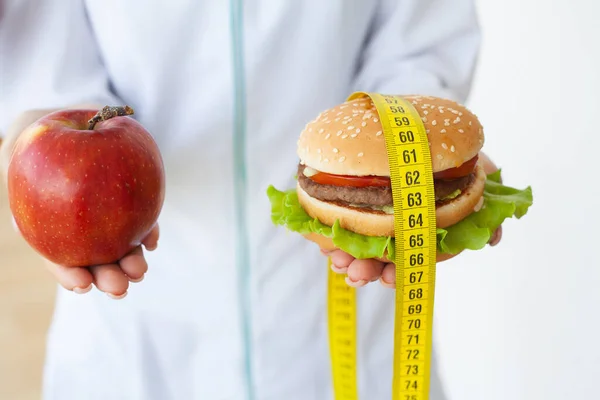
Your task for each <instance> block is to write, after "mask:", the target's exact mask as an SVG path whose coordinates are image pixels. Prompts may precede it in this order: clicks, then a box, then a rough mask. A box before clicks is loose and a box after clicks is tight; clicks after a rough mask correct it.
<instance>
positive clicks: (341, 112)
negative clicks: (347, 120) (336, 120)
mask: <svg viewBox="0 0 600 400" xmlns="http://www.w3.org/2000/svg"><path fill="white" fill-rule="evenodd" d="M343 113H344V112H343V111H340V112H339V113H337V114H335V115H342V114H343Z"/></svg>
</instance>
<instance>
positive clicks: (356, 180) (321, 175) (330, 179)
mask: <svg viewBox="0 0 600 400" xmlns="http://www.w3.org/2000/svg"><path fill="white" fill-rule="evenodd" d="M310 179H311V180H313V181H314V182H316V183H320V184H321V185H334V186H351V187H359V188H362V187H368V186H392V184H391V181H390V178H389V177H387V176H352V175H332V174H327V173H325V172H318V173H316V174H315V175H313V176H311V177H310Z"/></svg>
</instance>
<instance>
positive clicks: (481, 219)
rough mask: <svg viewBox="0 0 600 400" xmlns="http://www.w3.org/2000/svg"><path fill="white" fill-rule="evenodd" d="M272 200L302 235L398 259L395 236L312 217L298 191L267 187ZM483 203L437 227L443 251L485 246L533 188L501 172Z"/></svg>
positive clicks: (275, 212) (521, 210) (284, 221)
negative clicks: (512, 183) (506, 179)
mask: <svg viewBox="0 0 600 400" xmlns="http://www.w3.org/2000/svg"><path fill="white" fill-rule="evenodd" d="M267 196H268V197H269V201H270V202H271V220H272V222H273V223H274V224H275V225H281V226H285V227H286V228H287V229H288V230H290V231H292V232H297V233H299V234H303V235H305V234H309V233H316V234H319V235H323V236H325V237H328V238H331V239H332V240H333V243H334V245H335V246H336V247H338V248H340V249H341V250H344V251H345V252H347V253H349V254H351V255H352V256H354V257H355V258H375V257H383V256H384V255H386V254H387V257H388V258H389V259H392V260H393V259H394V256H395V247H394V246H395V243H394V238H392V237H385V236H365V235H361V234H358V233H354V232H350V231H348V230H346V229H344V228H342V227H341V226H340V225H339V222H338V221H336V222H335V224H334V225H333V226H327V225H325V224H322V223H321V222H320V221H318V220H317V219H315V218H311V217H310V216H309V215H308V214H307V213H306V211H304V209H303V208H302V206H301V205H300V203H299V202H298V196H297V194H296V190H295V189H292V190H287V191H279V190H277V189H275V188H274V187H273V186H269V188H268V189H267ZM483 199H484V201H483V206H482V207H481V209H480V210H479V211H477V212H474V213H472V214H471V215H469V216H468V217H466V218H465V219H463V220H462V221H460V222H458V223H457V224H455V225H452V226H450V227H447V228H445V229H440V228H438V229H437V250H438V252H439V253H447V254H457V253H459V252H461V251H463V250H479V249H482V248H483V247H485V245H486V244H487V243H488V241H489V240H490V238H491V236H492V234H493V232H494V231H495V230H496V228H498V227H499V226H500V225H501V224H502V223H503V222H504V220H505V219H507V218H512V217H515V218H517V219H519V218H521V217H522V216H524V215H525V214H526V213H527V211H528V209H529V207H530V206H531V205H532V203H533V194H532V191H531V187H527V188H526V189H524V190H519V189H515V188H512V187H509V186H505V185H503V184H502V183H500V171H497V172H495V173H493V174H490V175H488V177H487V180H486V183H485V190H484V192H483Z"/></svg>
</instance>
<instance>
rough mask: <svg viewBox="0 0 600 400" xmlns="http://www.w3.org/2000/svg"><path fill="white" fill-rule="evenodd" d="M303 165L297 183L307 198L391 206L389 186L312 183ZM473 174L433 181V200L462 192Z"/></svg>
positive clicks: (299, 169)
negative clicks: (360, 186) (305, 173)
mask: <svg viewBox="0 0 600 400" xmlns="http://www.w3.org/2000/svg"><path fill="white" fill-rule="evenodd" d="M303 172H304V165H301V164H299V165H298V183H299V184H300V187H301V188H302V189H303V190H304V191H305V192H306V193H308V195H309V196H311V197H314V198H315V199H319V200H323V201H338V202H344V203H349V204H357V205H371V206H391V205H392V203H393V201H392V188H391V186H368V187H364V188H358V187H351V186H335V185H323V184H320V183H317V182H315V181H313V180H312V179H310V178H308V177H307V176H306V175H304V173H303ZM474 178H475V175H474V174H471V175H469V176H465V177H463V178H458V179H451V180H443V179H436V180H434V184H433V186H434V190H435V200H436V201H438V200H440V199H443V198H444V197H446V196H448V195H450V194H452V193H454V192H455V191H456V190H459V189H460V190H463V189H465V188H466V187H467V186H469V185H470V184H471V183H472V181H473V179H474Z"/></svg>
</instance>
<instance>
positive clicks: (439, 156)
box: [436, 154, 444, 160]
mask: <svg viewBox="0 0 600 400" xmlns="http://www.w3.org/2000/svg"><path fill="white" fill-rule="evenodd" d="M436 157H437V159H438V160H441V159H442V158H444V156H442V155H441V154H438V155H437V156H436Z"/></svg>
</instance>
